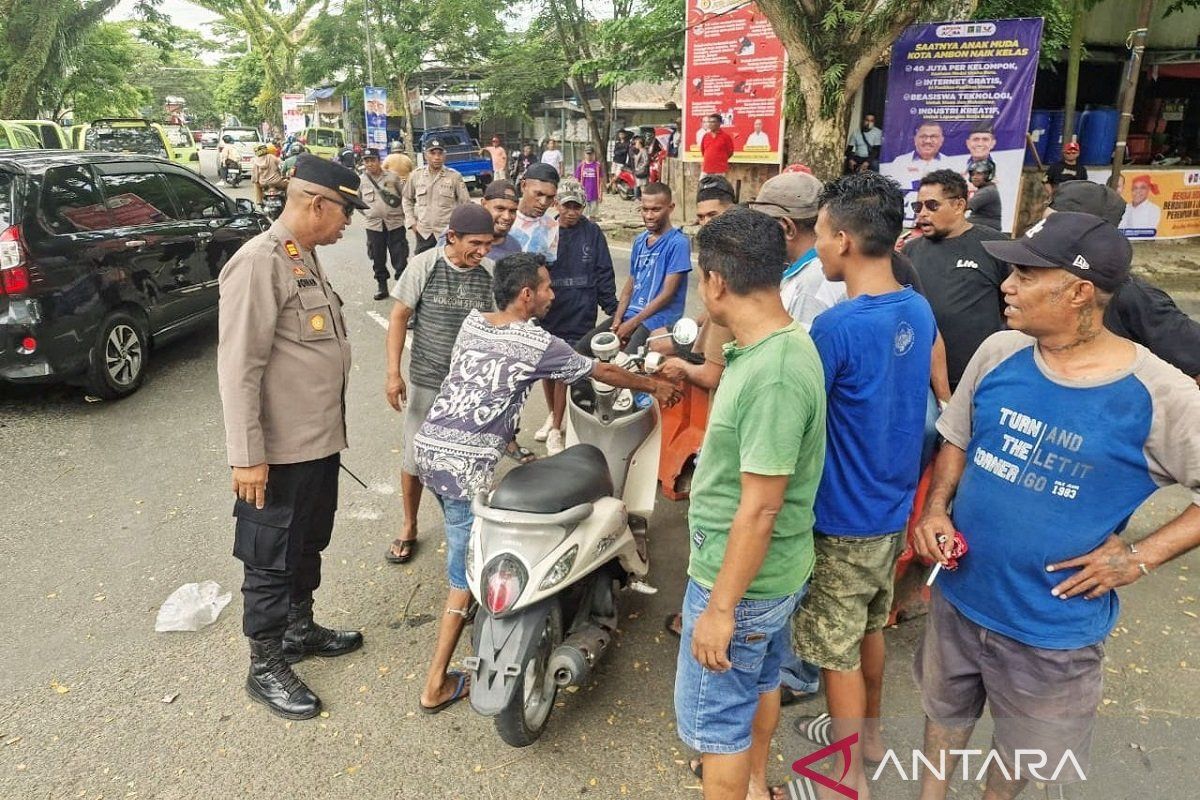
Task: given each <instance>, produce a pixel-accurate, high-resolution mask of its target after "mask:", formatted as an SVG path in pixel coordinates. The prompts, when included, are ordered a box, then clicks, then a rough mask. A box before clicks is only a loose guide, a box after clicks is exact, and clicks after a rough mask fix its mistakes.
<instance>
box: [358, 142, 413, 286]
mask: <svg viewBox="0 0 1200 800" xmlns="http://www.w3.org/2000/svg"><path fill="white" fill-rule="evenodd" d="M369 155H374V153H373V152H371V153H369ZM375 157H376V158H378V156H377V155H376V156H375ZM358 192H359V196H360V197H362V200H363V202H364V203H366V204H367V206H369V208H367V210H366V211H364V212H363V216H364V217H365V218H366V222H365V224H366V228H367V257H368V258H370V259H371V267H372V269H373V270H374V272H375V283H376V284H377V285H378V288H379V291H378V293H377V295H376V297H375V299H376V300H382V299H384V298H385V297H387V294H388V285H387V282H388V268H387V265H388V256H389V255H390V256H391V259H392V272H393V273H395V276H396V280H400V273H402V272H404V267H405V266H406V265H407V264H408V230H407V229H406V228H405V225H404V206H403V204H402V203H403V201H402V199H401V195H402V194H403V193H404V181H403V180H401V179H400V177H399V176H398V175H396V174H395V173H393V172H388V171H387V170H386V169H385V170H383V171H382V172H380V174H379V176H378V177H373V176H372V175H371V174H370V173H369V172H367V171H365V170H364V171H363V174H362V183H360V184H359V185H358ZM389 200H391V202H393V203H395V205H391V204H390V203H389V202H388V201H389Z"/></svg>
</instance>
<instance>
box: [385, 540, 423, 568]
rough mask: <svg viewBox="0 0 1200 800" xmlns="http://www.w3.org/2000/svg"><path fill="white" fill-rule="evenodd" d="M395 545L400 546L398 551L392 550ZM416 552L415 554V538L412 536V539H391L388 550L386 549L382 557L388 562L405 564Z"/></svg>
mask: <svg viewBox="0 0 1200 800" xmlns="http://www.w3.org/2000/svg"><path fill="white" fill-rule="evenodd" d="M396 545H399V546H400V547H399V549H400V552H399V553H393V552H392V548H393V547H396ZM416 554H417V540H416V539H415V538H413V539H392V544H391V546H390V547H388V551H387V553H385V554H384V556H383V557H384V558H385V559H387V561H388V563H389V564H407V563H408V562H409V561H412V560H413V556H415V555H416Z"/></svg>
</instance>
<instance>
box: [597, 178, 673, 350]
mask: <svg viewBox="0 0 1200 800" xmlns="http://www.w3.org/2000/svg"><path fill="white" fill-rule="evenodd" d="M674 209H675V203H674V202H673V201H672V198H671V189H670V187H669V186H667V185H666V184H664V183H648V184H646V185H645V186H644V187H643V188H642V208H641V213H642V222H643V223H644V224H645V225H646V230H645V231H644V232H643V233H641V234H640V235H639V236H638V237H637V238H636V239H634V240H633V252H632V253H631V254H630V257H629V280H628V281H626V282H625V288H624V289H623V290H622V291H621V297H620V303H619V305H618V306H617V313H616V315H614V316H613V318H612V322H611V323H610V324H611V327H612V330H613V332H614V333H616V334H617V335H618V336H620V337H621V341H623V342H624V341H627V340H628V339H629V337H630V336H632V335H633V334H634V332H636V331H637V329H638V327H639V326H641V325H645V326H646V327H647V328H649V329H650V333H651V334H653V335H658V334H662V333H665V332H666V331H667V330H669V329H670V328H671V326H672V325H674V324H675V323H676V322H678V321H679V318H680V317H682V316H683V307H684V303H685V302H686V301H687V274H688V273H689V272H691V271H692V248H691V245H690V244H689V243H688V238H687V236H685V235H684V233H683V231H681V230H680V229H679V228H676V227H674V226H673V225H671V212H672V211H673V210H674ZM652 347H654V349H656V350H660V351H661V352H663V353H667V354H673V353H674V352H675V346H674V345H673V344H672V343H671V340H670V339H658V340H657V341H655V342H653V343H652Z"/></svg>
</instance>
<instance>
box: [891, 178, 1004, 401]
mask: <svg viewBox="0 0 1200 800" xmlns="http://www.w3.org/2000/svg"><path fill="white" fill-rule="evenodd" d="M912 210H913V213H914V214H915V216H916V226H917V228H918V229H919V230H920V231H921V234H922V237H921V238H920V239H914V240H913V241H910V242H909V243H908V244H907V245H906V246H905V248H904V255H906V256H908V257H909V259H911V260H912V263H913V266H914V267H915V268H916V270H917V274H918V275H920V276H921V284H922V286H923V288H924V295H925V299H927V300H928V301H929V305H930V306H932V307H933V315H934V317H935V318H936V319H937V324H938V330H939V331H940V332H941V334H942V337H943V338H944V339H945V342H946V361H947V372H948V373H949V378H950V386H951V388H953V387H955V386H957V385H958V379H959V378H960V377H961V376H962V373H963V370H964V369H965V368H966V366H967V362H968V361H970V360H971V356H973V355H974V354H975V350H976V349H977V348H978V347H979V345H980V344H981V343H982V342H983V340H984V339H986V338H987V337H989V336H991V335H992V334H993V333H995V332H996V331H999V330H1003V329H1004V327H1005V325H1004V312H1003V307H1004V300H1003V297H1002V295H1001V293H1000V284H1001V283H1003V282H1004V279H1005V278H1007V277H1008V273H1009V267H1008V265H1007V264H1005V263H1003V262H1001V261H999V260H997V259H996V258H993V257H992V256H991V255H989V254H988V252H987V251H986V250H984V249H983V242H990V241H996V240H998V239H1007V238H1008V237H1007V236H1005V235H1004V234H1002V233H1000V232H999V231H995V230H993V229H991V228H988V227H985V226H982V225H972V224H971V222H970V221H969V220H968V219H967V216H966V214H967V182H966V181H965V180H963V177H962V175H959V174H958V173H957V172H955V171H954V170H949V169H939V170H934V171H933V172H930V173H929V174H928V175H926V176H925V177H924V178H922V179H921V181H920V183H919V184H918V189H917V199H916V201H915V202H914V203H913V204H912Z"/></svg>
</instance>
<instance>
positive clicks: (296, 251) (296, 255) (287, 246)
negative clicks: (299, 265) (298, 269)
mask: <svg viewBox="0 0 1200 800" xmlns="http://www.w3.org/2000/svg"><path fill="white" fill-rule="evenodd" d="M283 249H284V251H285V252H286V253H287V254H288V258H290V259H292V261H300V260H301V259H300V248H299V247H297V246H296V243H295V242H293V241H292V240H291V239H288V240H287V241H286V242H284V243H283Z"/></svg>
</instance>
